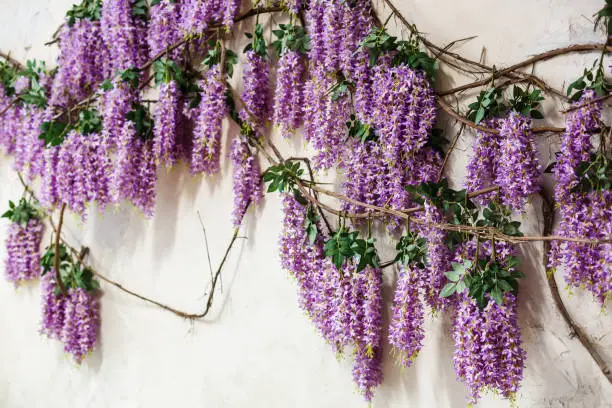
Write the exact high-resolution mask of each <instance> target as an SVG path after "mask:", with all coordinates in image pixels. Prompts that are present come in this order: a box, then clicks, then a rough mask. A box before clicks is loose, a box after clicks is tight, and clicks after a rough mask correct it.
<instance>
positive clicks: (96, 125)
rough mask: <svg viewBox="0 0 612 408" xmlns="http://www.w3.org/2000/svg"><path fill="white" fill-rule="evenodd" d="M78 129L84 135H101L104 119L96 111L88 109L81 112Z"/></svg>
mask: <svg viewBox="0 0 612 408" xmlns="http://www.w3.org/2000/svg"><path fill="white" fill-rule="evenodd" d="M77 129H78V131H79V132H80V133H81V134H82V135H89V134H91V133H100V132H101V131H102V117H101V116H100V113H99V112H98V111H97V110H96V109H93V108H92V109H86V110H82V111H81V112H79V122H78V124H77Z"/></svg>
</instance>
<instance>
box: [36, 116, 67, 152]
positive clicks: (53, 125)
mask: <svg viewBox="0 0 612 408" xmlns="http://www.w3.org/2000/svg"><path fill="white" fill-rule="evenodd" d="M70 129H72V127H71V126H70V125H69V124H68V123H65V122H61V121H59V120H52V121H50V122H43V123H42V124H41V125H40V130H41V133H40V135H39V136H38V138H39V139H42V140H44V141H45V146H46V147H50V146H59V145H60V144H62V142H63V141H64V138H65V137H66V134H67V133H68V132H69V131H70Z"/></svg>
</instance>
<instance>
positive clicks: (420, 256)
mask: <svg viewBox="0 0 612 408" xmlns="http://www.w3.org/2000/svg"><path fill="white" fill-rule="evenodd" d="M395 249H396V250H397V255H396V256H395V260H394V261H395V262H399V263H400V264H402V265H408V264H416V265H417V266H418V267H419V268H424V267H425V264H426V259H427V240H426V239H425V238H421V237H419V236H418V234H417V233H415V232H412V231H408V233H407V234H406V235H404V236H402V237H401V238H400V240H399V242H398V243H397V244H396V245H395Z"/></svg>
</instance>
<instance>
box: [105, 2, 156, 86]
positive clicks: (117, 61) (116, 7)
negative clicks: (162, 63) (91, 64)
mask: <svg viewBox="0 0 612 408" xmlns="http://www.w3.org/2000/svg"><path fill="white" fill-rule="evenodd" d="M100 25H101V26H102V38H104V42H105V43H106V46H107V47H108V53H109V58H108V64H109V66H108V70H109V73H111V74H114V73H115V72H117V71H119V70H124V69H128V68H133V67H139V66H142V65H144V63H145V62H146V60H147V57H148V56H149V51H148V48H147V42H146V41H147V40H146V38H147V35H146V30H147V28H146V24H145V22H144V21H143V20H142V19H141V18H140V17H138V16H135V15H134V14H133V12H132V1H131V0H103V1H102V12H101V16H100Z"/></svg>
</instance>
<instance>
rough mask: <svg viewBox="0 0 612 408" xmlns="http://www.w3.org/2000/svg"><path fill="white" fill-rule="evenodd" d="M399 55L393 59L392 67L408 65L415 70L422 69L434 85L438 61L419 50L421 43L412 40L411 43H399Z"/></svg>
mask: <svg viewBox="0 0 612 408" xmlns="http://www.w3.org/2000/svg"><path fill="white" fill-rule="evenodd" d="M395 45H396V49H397V54H396V55H395V57H394V58H393V61H392V63H391V65H392V66H394V67H395V66H398V65H408V66H409V67H410V68H413V69H420V70H423V71H424V72H425V74H427V78H429V80H430V81H431V83H432V84H433V83H434V82H435V80H436V70H437V69H438V60H437V59H435V58H432V57H430V56H429V55H427V53H425V52H423V51H421V50H420V49H419V43H418V42H417V41H416V40H414V39H412V40H410V41H398V42H397V43H396V44H395Z"/></svg>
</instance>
